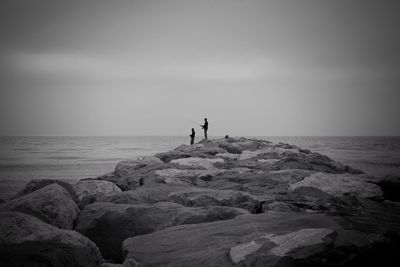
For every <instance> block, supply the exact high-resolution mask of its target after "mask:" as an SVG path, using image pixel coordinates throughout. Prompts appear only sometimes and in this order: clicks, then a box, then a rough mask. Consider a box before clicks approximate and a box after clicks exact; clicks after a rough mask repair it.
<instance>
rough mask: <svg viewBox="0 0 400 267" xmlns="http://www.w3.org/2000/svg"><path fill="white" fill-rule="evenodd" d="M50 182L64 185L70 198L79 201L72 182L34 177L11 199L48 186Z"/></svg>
mask: <svg viewBox="0 0 400 267" xmlns="http://www.w3.org/2000/svg"><path fill="white" fill-rule="evenodd" d="M50 184H58V185H60V186H62V187H64V189H65V190H67V191H68V193H69V194H70V195H71V198H72V199H73V200H74V201H75V203H77V204H78V203H79V197H78V195H77V194H76V192H75V189H74V187H73V185H72V184H70V183H67V182H64V181H61V180H54V179H35V180H31V181H30V182H29V183H27V184H26V185H25V187H24V189H22V190H21V191H20V192H18V193H17V194H16V195H15V196H14V197H13V199H15V198H19V197H22V196H25V195H27V194H29V193H32V192H33V191H36V190H38V189H41V188H43V187H45V186H48V185H50Z"/></svg>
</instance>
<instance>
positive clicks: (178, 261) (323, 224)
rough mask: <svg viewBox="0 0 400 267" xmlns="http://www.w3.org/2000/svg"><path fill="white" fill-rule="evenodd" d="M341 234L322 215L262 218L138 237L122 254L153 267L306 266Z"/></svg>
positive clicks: (242, 218) (268, 215)
mask: <svg viewBox="0 0 400 267" xmlns="http://www.w3.org/2000/svg"><path fill="white" fill-rule="evenodd" d="M340 229H341V226H340V225H339V224H338V223H337V222H336V220H335V219H334V218H332V217H327V216H324V215H322V214H298V213H264V214H259V215H248V216H239V217H237V218H235V219H231V220H226V221H223V222H212V223H205V224H198V225H182V226H176V227H170V228H167V229H164V230H161V231H157V232H154V233H152V234H147V235H141V236H136V237H133V238H129V239H127V240H125V241H124V243H123V251H124V253H125V254H126V259H131V258H132V259H135V260H136V261H137V262H139V263H142V264H145V265H151V266H172V265H173V266H231V265H232V264H234V263H240V264H241V266H278V263H279V262H280V261H282V260H284V258H285V257H288V258H292V257H294V259H302V260H304V259H307V258H309V257H312V256H314V255H315V254H316V253H318V252H321V251H326V250H327V249H329V247H328V245H329V244H332V243H333V242H334V240H335V239H336V238H337V236H336V237H335V235H330V236H329V234H330V233H333V232H334V231H336V230H340ZM341 238H344V239H346V237H345V236H341ZM310 245H313V246H314V249H313V250H310V249H308V248H309V247H310ZM345 249H349V250H351V247H345ZM302 250H303V251H302ZM292 252H296V254H295V255H294V256H293V255H291V253H292ZM227 255H228V257H227ZM347 257H352V255H350V254H349V255H347ZM328 261H329V260H328ZM328 263H329V262H328ZM279 266H280V265H279Z"/></svg>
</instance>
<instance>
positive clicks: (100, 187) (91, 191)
mask: <svg viewBox="0 0 400 267" xmlns="http://www.w3.org/2000/svg"><path fill="white" fill-rule="evenodd" d="M73 186H74V189H75V192H76V193H77V195H78V197H79V199H80V200H82V199H83V198H84V197H87V196H90V195H95V194H98V193H101V194H104V195H111V194H114V193H119V192H122V190H121V189H120V188H119V187H118V186H116V185H115V184H114V183H112V182H109V181H105V180H80V181H79V182H77V183H75V184H74V185H73Z"/></svg>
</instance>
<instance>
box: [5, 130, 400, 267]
mask: <svg viewBox="0 0 400 267" xmlns="http://www.w3.org/2000/svg"><path fill="white" fill-rule="evenodd" d="M375 180H376V179H375ZM371 181H374V179H373V177H368V176H366V175H365V174H363V173H362V172H361V171H358V170H355V169H353V168H351V167H349V166H345V165H343V164H341V163H339V162H336V161H334V160H332V159H330V158H329V157H327V156H324V155H321V154H318V153H313V152H312V151H309V150H306V149H301V148H298V147H296V146H293V145H290V144H282V143H279V144H273V143H271V142H268V141H264V140H253V139H246V138H224V139H217V140H211V141H207V140H203V141H201V142H200V143H198V144H196V145H192V146H189V145H181V146H179V147H177V148H176V149H173V150H171V151H167V152H164V153H159V154H156V155H154V156H152V157H143V158H139V159H133V160H126V161H122V162H120V163H119V164H117V166H116V168H115V171H114V172H112V173H109V174H105V175H103V176H101V177H97V178H92V179H83V180H81V181H79V182H78V183H76V184H73V185H70V184H66V183H63V182H61V181H56V180H50V181H49V180H35V181H32V182H30V183H29V184H28V185H27V186H26V188H25V189H24V190H23V191H21V192H20V193H18V194H17V195H16V197H15V198H14V199H12V200H10V201H8V202H5V203H2V204H0V211H1V213H2V215H1V216H0V228H1V230H0V231H1V235H0V245H1V247H2V250H1V254H0V260H1V262H2V263H4V264H6V265H13V264H14V265H22V266H23V265H24V264H25V265H27V266H28V265H29V264H28V263H35V264H39V263H40V264H42V263H46V264H50V265H54V266H99V265H103V266H118V265H120V266H232V265H237V266H395V265H396V264H399V260H398V253H397V252H398V251H399V246H400V237H399V235H398V233H399V230H400V205H399V203H398V202H396V201H393V200H396V199H395V198H393V197H392V195H393V194H394V192H390V193H391V194H386V193H385V192H382V190H381V187H380V185H381V184H382V183H381V184H380V183H372V182H371ZM384 185H385V186H386V187H385V188H384V189H385V190H386V191H387V183H386V184H384ZM393 190H394V189H393ZM384 193H385V194H384ZM388 195H389V196H390V198H388V199H385V198H387V196H388ZM8 255H12V256H11V257H10V256H8ZM103 258H104V259H103Z"/></svg>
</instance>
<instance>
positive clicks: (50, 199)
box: [0, 183, 79, 229]
mask: <svg viewBox="0 0 400 267" xmlns="http://www.w3.org/2000/svg"><path fill="white" fill-rule="evenodd" d="M0 211H18V212H22V213H26V214H30V215H32V216H35V217H37V218H39V219H41V220H42V221H44V222H46V223H48V224H51V225H54V226H56V227H59V228H62V229H72V227H73V224H74V221H75V218H76V217H77V216H78V213H79V208H78V206H77V205H76V203H75V202H74V201H73V200H72V198H71V195H70V194H69V193H68V191H67V190H65V189H64V187H62V186H60V185H58V184H56V183H54V184H51V185H48V186H45V187H43V188H41V189H39V190H36V191H33V192H32V193H30V194H27V195H24V196H22V197H20V198H16V199H13V200H11V201H9V202H6V203H3V204H0Z"/></svg>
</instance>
